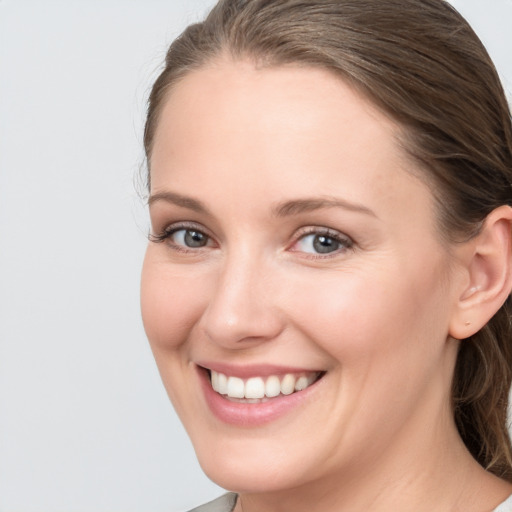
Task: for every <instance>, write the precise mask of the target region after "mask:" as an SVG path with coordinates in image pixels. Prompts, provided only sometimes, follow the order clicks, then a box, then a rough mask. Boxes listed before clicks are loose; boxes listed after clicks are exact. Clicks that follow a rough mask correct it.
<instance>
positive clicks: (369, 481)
mask: <svg viewBox="0 0 512 512" xmlns="http://www.w3.org/2000/svg"><path fill="white" fill-rule="evenodd" d="M437 417H438V418H446V417H447V415H439V416H437ZM448 417H450V416H449V415H448ZM423 419H424V418H423ZM413 427H414V425H413ZM416 427H417V425H416ZM404 428H405V427H404ZM406 430H407V429H406ZM412 430H413V431H414V429H412ZM416 431H417V430H416ZM396 440H397V441H395V442H394V443H391V445H388V446H386V448H385V449H383V450H381V452H380V453H377V454H376V453H375V452H373V453H372V458H371V460H358V461H357V463H353V464H349V465H347V468H348V469H346V470H340V471H339V472H337V473H335V474H330V475H329V476H327V475H326V476H325V477H323V478H320V479H317V480H315V481H313V482H305V483H304V484H303V485H300V486H297V487H294V488H290V489H285V490H279V491H274V492H269V493H242V494H241V495H240V497H239V500H238V503H237V508H236V509H235V511H237V512H256V511H261V510H265V511H266V512H288V511H290V510H294V512H303V511H304V512H306V511H308V512H309V511H311V510H322V511H323V512H363V511H365V512H366V511H368V510H372V512H410V511H411V510H414V511H415V512H431V511H432V510H436V512H444V511H446V512H454V511H457V512H488V511H490V510H492V509H493V508H494V507H495V506H497V505H498V504H499V503H500V502H501V501H503V500H504V499H505V498H506V497H507V496H508V495H509V494H511V493H512V486H511V485H510V484H508V483H506V482H504V481H502V480H500V479H498V478H497V477H494V476H493V475H490V474H489V473H487V472H486V471H484V469H483V468H482V467H481V466H479V465H478V463H477V462H476V461H475V460H474V459H473V458H472V457H471V455H470V454H469V452H468V451H467V449H466V447H465V446H464V444H463V442H462V440H461V438H460V436H459V434H458V432H457V429H456V427H455V425H454V424H453V422H452V421H448V422H447V420H440V421H437V422H436V423H435V424H434V425H430V428H429V429H421V435H420V436H414V437H411V436H410V435H409V433H408V432H406V431H405V432H401V433H398V434H397V436H396Z"/></svg>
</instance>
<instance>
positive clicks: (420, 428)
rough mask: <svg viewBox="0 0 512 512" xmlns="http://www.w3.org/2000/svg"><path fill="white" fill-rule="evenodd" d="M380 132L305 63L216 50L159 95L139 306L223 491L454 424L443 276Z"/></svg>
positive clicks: (449, 258)
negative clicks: (224, 55)
mask: <svg viewBox="0 0 512 512" xmlns="http://www.w3.org/2000/svg"><path fill="white" fill-rule="evenodd" d="M396 133H397V128H396V126H395V125H394V124H393V123H392V122H391V121H390V120H389V119H388V118H386V117H385V116H384V115H383V114H382V113H380V112H379V111H378V110H377V109H376V108H374V107H373V106H372V105H371V104H370V103H369V102H367V101H366V100H365V99H363V98H362V97H361V96H360V95H358V94H357V93H355V92H354V91H353V90H351V89H350V88H349V87H348V86H347V85H345V83H344V82H342V81H340V79H338V78H336V77H334V76H333V75H331V74H330V73H328V72H326V71H322V70H317V69H308V68H300V67H292V66H290V67H278V68H266V69H256V68H255V67H254V66H253V65H252V64H250V63H247V62H237V63H234V62H230V61H227V60H226V61H219V62H216V63H215V64H212V65H211V66H209V67H205V68H203V69H201V70H198V71H194V72H191V73H190V74H189V75H188V76H186V77H185V78H184V79H183V80H182V81H181V82H179V83H178V84H177V85H176V86H175V87H174V88H173V90H172V92H171V93H170V95H169V97H168V100H167V102H166V104H165V107H164V109H163V111H162V115H161V118H160V120H159V125H158V128H157V131H156V137H155V143H154V150H153V155H152V159H151V199H150V212H151V223H152V237H153V240H154V241H152V242H150V243H149V246H148V249H147V254H146V259H145V263H144V270H143V276H142V311H143V319H144V324H145V328H146V331H147V335H148V337H149V341H150V343H151V347H152V349H153V352H154V355H155V358H156V362H157V364H158V368H159V370H160V373H161V376H162V379H163V382H164V384H165V387H166V388H167V391H168V393H169V396H170V398H171V400H172V402H173V404H174V406H175V408H176V410H177V412H178V414H179V415H180V417H181V419H182V421H183V423H184V425H185V427H186V429H187V431H188V433H189V435H190V437H191V439H192V441H193V444H194V446H195V449H196V452H197V455H198V457H199V460H200V463H201V465H202V466H203V469H204V470H205V471H206V473H207V474H208V475H209V476H210V477H211V478H212V479H213V480H214V481H216V482H218V483H219V484H220V485H222V486H224V487H226V488H230V489H234V490H238V491H251V490H252V491H258V490H266V491H270V490H278V489H286V488H291V487H297V486H299V485H307V484H312V483H314V482H320V481H323V482H326V481H327V480H326V479H327V478H328V477H331V476H332V477H334V478H339V476H340V475H342V474H344V475H345V476H347V475H351V476H354V477H355V475H357V474H358V472H363V471H364V472H366V473H365V474H368V472H369V471H371V467H372V466H373V465H374V463H375V461H376V460H380V461H381V462H382V461H388V462H389V464H392V463H395V462H396V457H397V456H400V455H403V456H404V457H406V456H411V455H413V456H420V454H418V453H416V451H417V446H418V443H417V441H418V439H424V440H425V439H431V438H432V436H436V435H439V433H440V432H441V431H442V430H443V429H444V428H449V427H447V426H446V425H451V422H450V420H449V416H450V381H451V377H452V372H453V364H454V361H455V357H456V348H457V347H456V343H455V342H454V341H453V340H452V341H450V340H449V336H448V335H449V324H450V318H451V314H452V312H453V308H454V303H455V300H456V298H457V296H458V294H459V288H458V284H457V283H458V282H459V281H460V277H458V276H460V273H457V272H456V269H457V264H456V260H455V258H456V256H454V254H453V251H452V250H449V247H447V246H446V244H444V243H442V242H441V240H440V237H439V235H438V232H437V231H436V226H437V225H436V221H435V212H434V207H433V198H432V195H431V192H430V191H429V189H428V187H427V186H426V185H425V183H424V182H423V181H421V180H419V179H418V178H417V177H415V176H414V175H413V173H411V172H409V171H411V170H414V169H413V164H411V163H410V161H408V160H407V158H406V157H405V155H404V153H403V151H402V150H401V149H400V148H399V145H398V143H397V141H396V138H395V135H396ZM212 376H213V380H214V383H213V385H214V386H215V388H216V390H214V389H213V388H212V383H211V379H212ZM227 395H231V396H227ZM421 445H422V444H421V443H420V444H419V446H421ZM413 446H414V447H415V448H414V450H412V448H411V447H413ZM405 454H409V455H405ZM391 461H394V462H391Z"/></svg>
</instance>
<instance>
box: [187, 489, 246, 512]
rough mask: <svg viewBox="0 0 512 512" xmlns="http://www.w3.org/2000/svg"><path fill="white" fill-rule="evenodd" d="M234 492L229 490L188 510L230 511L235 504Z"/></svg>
mask: <svg viewBox="0 0 512 512" xmlns="http://www.w3.org/2000/svg"><path fill="white" fill-rule="evenodd" d="M236 498H237V496H236V494H235V493H232V492H229V493H227V494H224V495H223V496H220V497H219V498H217V499H216V500H213V501H210V502H208V503H205V504H204V505H200V506H199V507H196V508H194V509H192V510H190V511H189V512H232V510H233V508H234V507H235V504H236Z"/></svg>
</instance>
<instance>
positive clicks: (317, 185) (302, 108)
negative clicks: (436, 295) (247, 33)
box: [151, 60, 431, 208]
mask: <svg viewBox="0 0 512 512" xmlns="http://www.w3.org/2000/svg"><path fill="white" fill-rule="evenodd" d="M398 133H399V127H398V126H397V125H396V124H395V123H394V122H393V121H392V120H391V119H389V118H388V117H387V116H385V115H384V114H383V113H382V112H380V111H379V110H378V109H377V108H376V107H374V106H373V105H372V103H370V102H369V101H368V100H367V99H366V98H364V97H363V96H362V95H361V94H359V93H358V92H357V91H355V90H354V89H353V88H351V87H349V86H348V85H347V84H346V83H345V82H344V81H343V80H341V79H340V78H339V77H337V76H335V75H334V74H333V73H331V72H329V71H326V70H322V69H318V68H307V67H299V66H282V67H271V68H256V67H255V66H254V65H253V64H252V63H251V62H244V61H242V62H233V61H227V60H223V61H218V62H215V63H212V64H211V65H209V66H208V67H205V68H202V69H199V70H196V71H193V72H191V73H189V74H188V75H186V76H185V77H184V78H183V79H182V80H181V81H180V82H179V83H178V84H176V85H175V86H174V88H173V89H172V90H171V92H170V94H169V96H168V98H167V100H166V103H165V105H164V107H163V109H162V113H161V116H160V120H159V125H158V127H157V130H156V133H155V143H154V148H153V154H152V160H151V169H152V171H151V172H152V180H151V181H152V193H155V192H158V191H159V190H161V189H166V188H168V187H172V188H173V189H174V190H175V191H176V192H180V193H181V192H183V193H187V194H188V193H189V192H190V191H191V190H195V191H196V192H197V193H198V194H203V193H204V198H206V199H210V198H214V197H217V196H216V194H217V193H218V194H223V196H222V197H225V196H226V190H228V191H231V197H230V201H231V202H232V203H233V204H234V203H239V206H240V207H241V208H243V207H244V206H245V205H246V204H247V202H248V201H251V200H253V199H254V200H257V201H259V202H261V198H262V197H264V198H267V199H268V200H273V201H279V200H282V199H283V197H282V196H283V195H288V196H304V195H312V194H314V195H320V196H321V195H323V196H331V195H333V191H334V192H336V193H339V194H341V195H342V196H343V198H344V199H346V200H353V201H356V202H358V203H364V202H370V203H374V202H375V201H376V200H381V199H387V200H392V201H400V202H401V203H402V204H404V205H405V206H407V204H408V203H409V202H411V194H410V190H409V191H408V192H407V193H405V195H403V197H399V196H400V194H398V193H399V192H400V191H401V190H402V189H404V185H406V187H405V188H407V187H410V186H414V187H416V188H418V187H419V189H420V190H419V191H420V193H421V194H422V195H423V196H425V198H426V199H427V203H428V207H429V208H430V206H431V204H430V197H429V196H430V193H429V190H428V189H427V188H426V186H425V184H424V183H421V182H420V181H419V180H418V179H417V178H414V177H413V175H412V174H411V173H409V172H407V171H408V170H410V169H411V168H412V166H413V164H412V163H411V162H410V161H409V160H408V157H407V156H406V154H405V152H404V151H403V150H402V149H401V148H400V147H399V145H398V143H397V137H396V135H397V134H398ZM402 192H405V190H402ZM219 197H220V196H219ZM285 199H286V198H285ZM416 199H417V198H416ZM427 203H425V204H427Z"/></svg>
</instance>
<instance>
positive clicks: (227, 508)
mask: <svg viewBox="0 0 512 512" xmlns="http://www.w3.org/2000/svg"><path fill="white" fill-rule="evenodd" d="M235 504H236V494H234V493H232V492H229V493H227V494H224V495H223V496H221V497H220V498H217V499H216V500H213V501H210V502H209V503H205V504H204V505H201V506H199V507H196V508H194V509H192V510H190V511H189V512H232V511H233V509H234V508H235ZM493 512H512V496H510V497H509V498H508V499H507V500H505V501H504V502H503V503H502V504H501V505H498V507H497V508H495V509H494V510H493Z"/></svg>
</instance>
